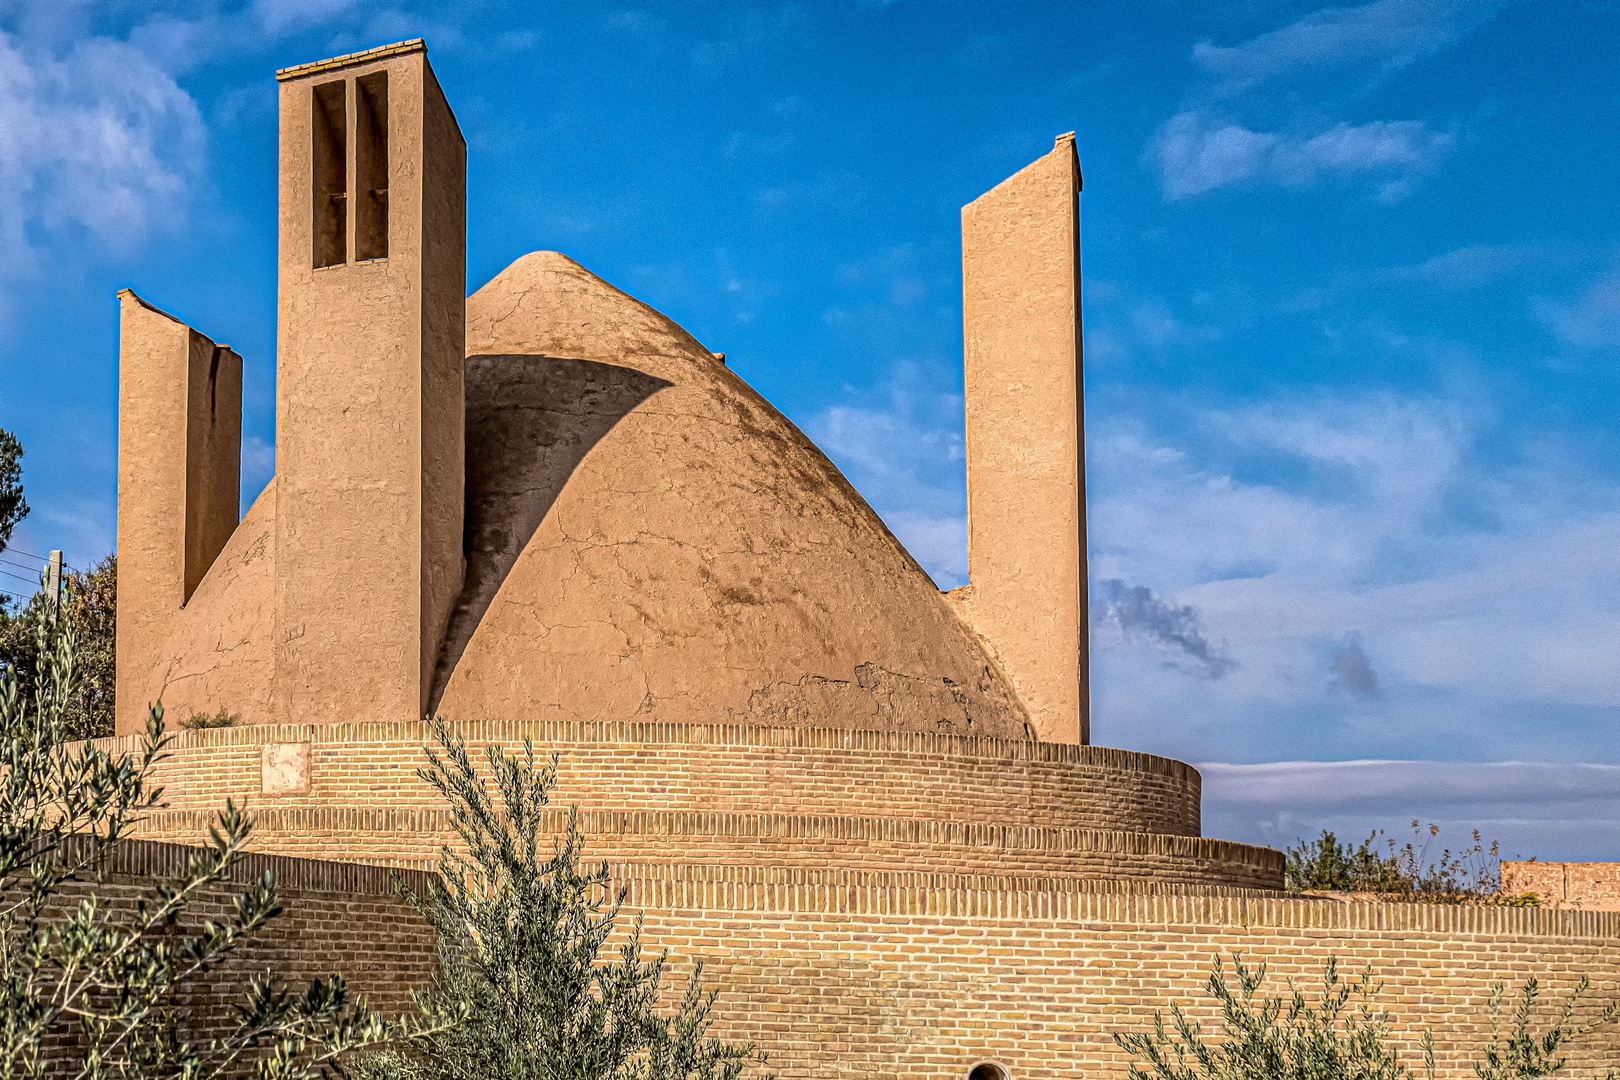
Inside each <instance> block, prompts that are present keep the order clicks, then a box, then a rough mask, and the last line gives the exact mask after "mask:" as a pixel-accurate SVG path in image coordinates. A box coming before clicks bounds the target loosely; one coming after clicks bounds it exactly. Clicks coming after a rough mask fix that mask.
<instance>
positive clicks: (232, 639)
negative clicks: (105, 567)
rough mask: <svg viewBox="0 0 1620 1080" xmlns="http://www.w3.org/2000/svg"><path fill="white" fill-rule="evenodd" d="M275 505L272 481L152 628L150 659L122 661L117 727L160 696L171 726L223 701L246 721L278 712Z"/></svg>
mask: <svg viewBox="0 0 1620 1080" xmlns="http://www.w3.org/2000/svg"><path fill="white" fill-rule="evenodd" d="M275 510H276V485H275V481H273V480H272V481H271V482H270V485H269V486H268V487H267V488H265V490H264V491H263V492H262V493H261V494H260V495H259V497H258V499H256V500H255V501H254V503H253V506H252V508H251V509H249V510H248V513H247V516H246V517H245V518H243V519H242V522H241V524H240V525H238V526H237V528H236V531H235V532H233V533H232V534H231V537H230V539H229V540H228V541H227V542H226V544H225V548H224V550H223V551H221V552H220V553H219V555H218V557H217V558H215V560H214V563H213V565H212V566H211V567H209V570H208V573H207V574H206V575H204V577H203V579H202V582H201V583H200V584H199V585H198V586H197V591H196V592H194V593H192V594H191V599H190V600H189V601H187V602H186V605H185V606H184V607H183V608H177V609H175V610H174V611H172V612H170V613H169V615H168V618H167V619H166V620H165V621H164V622H163V623H162V630H161V636H159V634H157V633H154V635H153V636H154V638H155V639H156V641H155V644H154V645H153V646H152V647H151V653H150V658H149V659H148V661H147V662H146V663H145V664H144V665H142V664H138V663H135V662H128V663H125V662H122V661H121V662H120V663H119V665H118V685H119V697H118V716H117V722H118V730H119V731H120V732H125V733H130V732H137V731H143V730H145V726H146V715H147V709H148V707H149V706H151V705H152V704H154V703H156V702H158V701H161V702H162V703H163V707H164V712H165V715H166V717H167V721H168V726H169V730H171V731H173V730H175V729H176V728H177V727H178V726H179V724H180V723H181V722H183V721H184V720H186V718H188V717H189V716H191V715H192V714H193V713H207V714H209V715H212V714H214V713H215V712H217V711H218V710H219V709H220V707H221V706H224V707H225V708H226V709H227V710H228V711H230V712H234V713H237V714H238V715H240V716H241V718H242V722H243V723H246V724H264V723H270V722H272V721H273V720H274V719H275V700H274V694H273V693H272V685H273V681H274V675H275V653H274V649H273V643H274V640H275V620H276V608H275V570H276V567H275V531H276V530H275ZM122 572H123V571H122V570H120V573H122ZM127 606H130V607H133V605H127ZM125 607H126V605H125V604H120V605H119V611H120V614H122V612H123V611H124V610H125ZM120 636H122V626H121V625H120Z"/></svg>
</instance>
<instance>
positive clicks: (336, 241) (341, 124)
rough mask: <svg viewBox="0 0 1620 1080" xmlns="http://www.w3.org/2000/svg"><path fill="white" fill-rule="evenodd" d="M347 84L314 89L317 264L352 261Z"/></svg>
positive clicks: (336, 264)
mask: <svg viewBox="0 0 1620 1080" xmlns="http://www.w3.org/2000/svg"><path fill="white" fill-rule="evenodd" d="M346 96H347V95H346V94H345V93H344V84H343V83H341V82H329V83H324V84H322V85H320V86H317V87H316V88H315V94H314V99H315V115H314V117H313V120H314V122H313V124H312V125H311V130H312V131H313V133H314V142H315V146H314V161H313V165H314V168H313V169H312V174H313V178H314V188H315V265H316V266H318V267H319V266H341V265H343V264H344V263H346V262H348V261H349V243H348V241H349V147H348V142H349V122H348V121H349V117H348V108H347V102H346V100H345V98H346Z"/></svg>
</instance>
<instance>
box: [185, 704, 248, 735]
mask: <svg viewBox="0 0 1620 1080" xmlns="http://www.w3.org/2000/svg"><path fill="white" fill-rule="evenodd" d="M241 722H242V714H241V713H234V712H231V711H230V710H229V709H227V708H226V707H225V706H223V705H221V706H220V707H219V712H216V713H205V712H194V713H192V714H191V715H190V716H188V717H186V718H185V719H184V720H182V721H180V726H181V727H183V728H185V729H186V730H187V731H207V730H210V729H212V728H228V727H235V726H236V725H237V724H240V723H241Z"/></svg>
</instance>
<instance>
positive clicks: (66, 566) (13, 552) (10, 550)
mask: <svg viewBox="0 0 1620 1080" xmlns="http://www.w3.org/2000/svg"><path fill="white" fill-rule="evenodd" d="M4 554H6V555H23V556H26V557H27V558H30V559H39V556H38V555H29V554H28V552H26V551H18V550H17V549H16V548H14V547H8V548H6V549H5V551H4ZM39 561H40V562H41V563H44V564H47V565H49V563H50V561H51V560H49V559H39ZM0 563H6V565H7V566H18V567H21V568H22V569H24V570H35V569H43V567H33V566H28V565H27V564H25V563H17V562H9V561H8V560H6V559H0ZM62 569H64V570H72V571H73V572H74V573H79V572H80V571H79V568H78V567H77V566H73V565H72V564H70V563H68V562H67V561H66V560H64V561H63V563H62Z"/></svg>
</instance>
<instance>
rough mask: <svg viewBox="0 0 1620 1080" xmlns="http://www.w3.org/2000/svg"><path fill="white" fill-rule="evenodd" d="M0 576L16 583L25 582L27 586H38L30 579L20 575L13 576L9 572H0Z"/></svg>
mask: <svg viewBox="0 0 1620 1080" xmlns="http://www.w3.org/2000/svg"><path fill="white" fill-rule="evenodd" d="M0 574H4V575H5V576H6V577H9V578H16V579H17V580H18V581H22V582H26V583H27V584H29V585H37V584H39V583H38V582H36V581H34V580H32V579H31V578H25V577H23V576H22V575H21V574H13V573H12V572H11V571H10V570H0Z"/></svg>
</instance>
